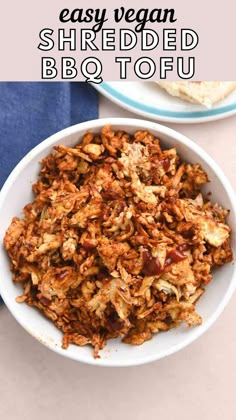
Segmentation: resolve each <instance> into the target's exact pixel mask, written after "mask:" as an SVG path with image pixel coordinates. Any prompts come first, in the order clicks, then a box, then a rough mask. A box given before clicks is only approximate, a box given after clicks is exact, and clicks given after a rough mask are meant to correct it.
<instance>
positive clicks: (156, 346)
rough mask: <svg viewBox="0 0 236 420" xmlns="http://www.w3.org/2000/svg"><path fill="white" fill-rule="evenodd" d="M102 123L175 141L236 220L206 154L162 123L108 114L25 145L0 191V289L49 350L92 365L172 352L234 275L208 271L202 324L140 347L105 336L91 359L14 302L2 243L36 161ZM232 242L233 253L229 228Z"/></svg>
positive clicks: (223, 297)
mask: <svg viewBox="0 0 236 420" xmlns="http://www.w3.org/2000/svg"><path fill="white" fill-rule="evenodd" d="M106 124H111V125H112V127H113V128H114V129H115V130H116V129H122V130H127V131H128V132H130V133H133V132H134V131H136V130H137V129H147V130H150V131H151V132H152V133H153V134H154V135H156V136H158V137H159V138H160V139H161V143H162V145H163V146H164V147H166V148H168V147H172V146H176V147H177V151H178V153H179V154H180V156H181V157H182V159H183V160H185V161H189V162H192V163H194V162H195V163H196V162H198V163H200V164H201V165H202V166H203V168H204V169H205V170H206V172H207V173H208V176H209V178H210V180H211V183H210V184H209V185H208V186H207V187H205V192H206V193H207V192H209V190H210V191H211V192H212V195H211V199H212V200H213V201H215V202H218V203H220V204H222V205H223V206H224V207H225V208H228V209H230V216H229V218H228V223H229V224H230V226H231V227H233V228H234V226H235V225H236V201H235V196H234V191H233V189H232V187H231V186H230V184H229V182H228V180H227V179H226V177H225V175H224V174H223V172H222V171H221V169H220V168H219V167H218V166H217V164H216V163H215V162H214V161H213V160H212V159H211V157H210V156H208V155H207V153H206V152H205V151H204V150H203V149H201V148H200V147H199V146H197V145H196V144H195V143H193V142H192V141H190V140H189V139H188V138H186V137H184V136H183V135H181V134H179V133H177V132H176V131H174V130H171V129H169V128H167V127H164V126H161V125H159V124H156V123H152V122H148V121H143V120H138V119H126V118H109V119H100V120H94V121H89V122H86V123H82V124H78V125H75V126H73V127H69V128H67V129H65V130H62V131H60V132H59V133H56V134H54V135H53V136H51V137H49V138H48V139H47V140H45V141H43V142H42V143H40V144H39V145H38V146H37V147H35V148H34V149H33V150H31V151H30V152H29V153H28V154H27V155H26V156H25V157H24V158H23V159H22V160H21V162H20V163H19V164H18V165H17V166H16V168H15V169H14V170H13V172H12V173H11V175H10V176H9V178H8V179H7V181H6V183H5V185H4V187H3V189H2V191H1V193H0V220H1V223H0V241H1V249H0V267H1V281H0V294H1V295H2V297H3V300H4V302H5V303H6V305H7V306H8V308H9V310H10V311H11V313H12V315H13V316H14V317H15V318H16V320H17V321H18V322H19V324H21V325H22V327H24V328H25V329H26V330H27V331H28V332H29V333H30V334H31V335H32V336H33V337H35V338H36V339H37V340H39V341H40V342H41V343H42V344H44V345H46V346H47V347H49V348H50V349H51V350H54V351H55V352H57V353H59V354H61V355H63V356H66V357H69V358H71V359H74V360H77V361H80V362H84V363H90V364H94V365H103V366H131V365H140V364H143V363H147V362H151V361H154V360H157V359H161V358H162V357H164V356H167V355H169V354H173V353H175V352H176V351H178V350H180V349H182V348H184V347H185V346H187V345H188V344H190V343H191V342H193V341H194V340H196V339H197V338H198V337H199V336H201V335H202V334H203V333H204V332H205V331H207V330H208V328H209V327H210V326H211V325H212V324H213V322H214V321H215V320H216V319H217V318H218V316H219V315H220V313H221V312H222V311H223V309H224V308H225V306H226V304H227V303H228V301H229V299H230V297H231V296H232V294H233V291H234V289H235V285H236V276H235V266H234V264H233V263H230V264H226V265H224V266H223V267H221V268H219V269H217V270H216V271H215V272H214V278H213V281H212V282H211V283H210V284H209V285H208V286H207V291H206V293H205V294H204V295H203V296H202V297H201V299H200V300H199V302H198V304H197V311H198V312H199V313H200V314H201V316H202V317H203V320H204V322H203V324H202V325H200V326H197V327H193V328H187V327H185V326H184V325H183V326H181V327H180V328H176V329H173V330H170V331H168V332H164V333H160V334H157V335H155V336H154V337H153V338H152V340H150V341H147V342H145V343H144V344H143V345H141V346H131V345H127V344H123V343H121V342H120V340H118V339H117V340H110V341H108V344H107V346H106V347H105V349H104V350H103V351H101V352H100V355H101V358H100V359H94V358H93V355H92V349H91V347H89V346H85V347H77V346H75V345H70V346H69V348H68V349H67V350H63V349H62V348H61V339H62V333H61V332H60V331H59V330H58V329H57V328H56V327H55V326H54V325H53V324H52V323H51V322H50V321H49V320H47V319H46V318H44V316H43V315H42V314H41V313H40V312H38V311H37V310H36V309H34V308H31V307H29V306H27V305H26V304H24V303H22V304H19V303H16V302H15V298H16V296H18V295H19V294H21V286H19V285H18V286H17V285H14V284H13V282H12V277H11V272H10V270H9V260H8V257H7V255H6V252H5V250H4V248H3V245H2V241H3V238H4V234H5V232H6V229H7V227H8V226H9V224H10V222H11V219H12V217H13V216H21V215H22V214H21V210H22V208H23V207H24V205H25V204H26V203H28V202H30V201H31V200H32V198H33V195H32V192H31V185H32V183H34V182H35V181H36V178H37V175H38V172H39V169H40V165H39V163H38V162H39V160H40V159H41V158H42V157H45V156H46V155H48V154H49V153H50V152H51V151H52V148H53V146H54V145H58V144H65V145H70V146H71V145H74V144H75V143H76V142H78V140H80V139H81V138H82V136H83V135H84V134H85V133H86V132H87V131H88V130H89V131H93V132H99V131H100V129H101V128H102V127H103V126H104V125H106ZM232 247H233V250H234V253H236V251H235V250H236V242H235V236H234V233H233V234H232ZM219 334H220V332H219Z"/></svg>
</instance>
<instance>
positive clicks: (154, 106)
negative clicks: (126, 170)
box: [95, 81, 236, 123]
mask: <svg viewBox="0 0 236 420" xmlns="http://www.w3.org/2000/svg"><path fill="white" fill-rule="evenodd" d="M95 88H96V89H97V90H98V91H99V92H100V93H101V94H103V95H104V96H106V97H107V98H109V99H110V100H111V101H113V102H115V103H116V104H118V105H120V106H121V107H123V108H125V109H127V110H129V111H132V112H135V113H136V114H140V115H142V116H144V117H147V118H150V119H153V120H159V121H167V122H175V123H200V122H204V121H213V120H218V119H221V118H225V117H229V116H230V115H233V114H236V90H235V91H234V92H233V93H231V94H230V95H229V96H228V97H227V98H225V99H224V100H222V101H220V102H219V103H217V104H216V105H215V106H214V107H212V108H211V109H206V108H204V107H203V106H201V105H195V104H191V103H188V102H185V101H183V100H181V99H178V98H175V97H173V96H171V95H169V94H168V93H167V92H165V91H164V90H163V89H161V88H160V87H159V86H158V85H157V84H156V83H154V82H127V81H125V82H103V83H101V84H100V85H96V86H95Z"/></svg>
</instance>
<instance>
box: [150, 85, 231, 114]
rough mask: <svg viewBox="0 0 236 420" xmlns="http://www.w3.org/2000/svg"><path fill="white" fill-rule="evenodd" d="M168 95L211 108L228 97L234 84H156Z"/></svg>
mask: <svg viewBox="0 0 236 420" xmlns="http://www.w3.org/2000/svg"><path fill="white" fill-rule="evenodd" d="M157 83H158V85H159V86H161V87H162V88H163V89H165V90H166V91H167V92H168V93H169V94H170V95H172V96H176V97H178V98H181V99H184V100H185V101H188V102H192V103H195V104H201V105H204V106H205V107H207V108H211V107H212V105H214V104H215V103H216V102H218V101H221V100H222V99H224V98H225V97H226V96H228V95H229V94H230V93H231V92H232V91H233V90H234V89H235V88H236V81H235V82H166V81H163V82H162V81H160V82H157Z"/></svg>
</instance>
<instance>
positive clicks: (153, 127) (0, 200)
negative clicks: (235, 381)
mask: <svg viewBox="0 0 236 420" xmlns="http://www.w3.org/2000/svg"><path fill="white" fill-rule="evenodd" d="M104 125H111V126H112V127H114V128H116V126H127V127H128V128H130V129H132V128H133V129H135V128H136V129H137V128H138V127H140V128H141V127H142V128H143V129H147V130H149V131H157V132H158V133H159V134H158V135H160V137H161V136H162V135H166V136H169V137H171V138H172V139H173V140H177V141H178V142H179V143H180V144H182V145H184V146H186V147H187V148H188V149H190V150H191V151H193V152H194V153H195V154H197V155H200V157H201V158H202V160H203V161H205V162H206V164H207V165H208V166H209V167H210V168H211V169H212V171H213V172H214V173H215V174H216V175H217V178H219V179H220V180H221V183H222V185H223V187H224V189H225V191H226V193H227V195H228V198H229V201H230V205H231V208H230V211H231V213H232V214H233V216H234V218H236V195H235V192H234V189H233V187H232V186H231V184H230V182H229V180H228V179H227V177H226V175H225V174H224V172H223V170H222V169H221V168H220V167H219V166H218V164H217V163H216V162H215V161H214V160H213V159H212V158H211V156H210V155H209V154H208V153H207V152H206V151H205V150H204V149H203V148H202V147H200V146H199V145H198V144H196V143H195V142H194V141H192V140H190V139H189V138H188V137H187V136H185V135H183V134H181V133H179V132H178V131H176V130H174V129H172V128H169V127H166V126H164V125H162V124H158V123H156V122H152V121H147V120H145V119H138V118H137V119H136V118H123V117H121V118H101V119H95V120H91V121H86V122H82V123H78V124H75V125H73V126H70V127H67V128H65V129H63V130H60V131H58V132H56V133H55V134H53V135H51V136H49V137H48V138H46V139H45V140H43V141H42V142H40V143H39V144H38V145H37V146H35V147H34V148H33V149H31V150H30V151H29V152H28V153H27V154H26V155H25V156H24V157H23V158H22V159H21V160H20V162H19V163H18V164H17V165H16V166H15V168H14V169H13V170H12V172H11V173H10V175H9V176H8V178H7V180H6V181H5V183H4V185H3V187H2V189H1V191H0V212H1V211H2V207H3V205H4V200H5V197H6V196H7V194H8V192H9V190H10V188H11V186H12V184H13V183H14V180H15V179H16V178H17V177H18V175H19V174H20V172H21V171H22V170H23V169H24V168H25V167H26V166H27V164H28V163H29V161H31V160H32V159H33V158H35V157H36V156H37V154H38V153H40V152H42V151H43V150H44V149H45V148H46V147H50V146H51V147H53V145H54V143H56V142H57V141H58V140H60V139H61V140H63V138H64V137H67V136H68V135H73V134H76V133H77V132H78V135H80V133H81V132H84V131H89V129H90V130H96V129H97V130H99V129H100V128H101V127H103V126H104ZM0 252H2V250H1V251H0ZM235 289H236V267H235V264H234V267H233V274H232V278H231V281H230V283H229V286H228V288H227V290H226V292H225V295H224V297H223V299H222V300H221V301H220V303H219V304H218V306H217V308H216V309H215V310H214V312H213V313H212V315H211V316H210V317H209V319H208V320H206V321H205V322H204V323H203V324H202V325H201V326H200V327H201V328H200V327H199V328H197V329H195V334H192V335H188V336H187V338H185V339H183V340H182V341H181V342H180V343H179V344H175V345H173V346H171V347H170V348H169V349H168V350H165V351H164V350H163V351H162V352H160V353H159V354H158V355H155V354H154V355H144V356H142V357H140V358H139V360H135V358H134V359H133V360H129V359H121V360H109V359H107V358H104V359H103V358H100V359H94V358H93V357H91V360H90V359H89V360H88V359H86V360H85V359H84V357H83V355H82V356H81V355H80V354H79V352H78V357H77V355H74V354H69V353H68V352H66V351H65V350H63V349H62V348H60V347H58V346H56V345H55V344H53V343H51V342H45V341H43V340H42V339H40V337H39V336H38V335H37V333H35V332H34V331H32V330H31V329H29V327H28V326H27V325H26V323H25V322H23V321H22V319H21V317H20V316H19V315H18V313H17V311H15V309H14V307H15V301H14V302H12V300H10V299H8V296H7V293H5V288H4V286H3V284H2V283H1V282H0V294H1V296H2V298H3V301H4V302H5V304H6V306H7V308H8V309H9V311H10V312H11V314H12V315H13V317H14V318H15V319H16V320H17V322H18V323H19V324H20V325H21V326H22V327H23V328H24V329H25V330H26V331H27V332H28V333H29V334H30V335H32V336H33V337H34V338H36V339H37V340H38V341H39V342H40V343H41V344H44V345H45V346H46V347H48V348H49V349H50V350H52V351H54V352H56V353H58V354H60V355H62V356H64V357H67V358H69V359H72V360H75V361H79V362H82V363H86V364H90V365H95V366H106V367H126V366H138V365H143V364H146V363H149V362H153V361H157V360H160V359H162V358H164V357H166V356H169V355H171V354H174V353H176V352H178V351H180V350H181V349H183V348H185V347H186V346H188V345H189V344H191V343H192V342H194V341H195V340H196V339H198V338H199V337H201V336H202V335H203V334H204V333H205V332H206V331H207V330H208V329H209V328H210V327H211V326H212V325H213V324H214V323H215V321H216V320H217V319H218V317H219V316H220V314H221V313H222V312H223V310H224V309H225V307H226V305H227V304H228V302H229V300H230V299H231V297H232V295H233V293H234V291H235Z"/></svg>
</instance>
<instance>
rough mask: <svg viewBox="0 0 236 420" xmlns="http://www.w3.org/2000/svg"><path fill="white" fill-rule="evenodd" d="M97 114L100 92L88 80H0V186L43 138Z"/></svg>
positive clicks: (93, 117)
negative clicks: (74, 81) (73, 81)
mask: <svg viewBox="0 0 236 420" xmlns="http://www.w3.org/2000/svg"><path fill="white" fill-rule="evenodd" d="M97 117H98V95H97V92H96V91H95V89H93V87H91V86H90V85H88V84H87V83H69V82H68V83H67V82H59V83H58V82H50V83H45V82H37V83H35V82H27V83H23V82H18V83H15V82H9V83H3V82H2V83H0V188H1V187H2V185H3V183H4V182H5V180H6V178H7V176H8V175H9V174H10V172H11V171H12V169H13V168H14V166H15V165H16V164H17V163H18V162H19V161H20V159H21V158H22V157H23V156H24V155H25V154H26V153H27V152H28V151H29V150H30V149H32V148H33V147H34V146H36V145H37V144H38V143H40V142H41V141H42V140H44V139H46V138H47V137H48V136H50V135H51V134H54V133H55V132H57V131H59V130H62V129H63V128H66V127H69V126H70V125H73V124H77V123H79V122H83V121H88V120H92V119H95V118H97Z"/></svg>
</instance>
